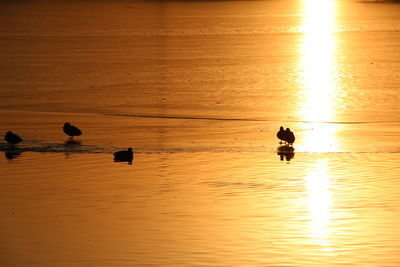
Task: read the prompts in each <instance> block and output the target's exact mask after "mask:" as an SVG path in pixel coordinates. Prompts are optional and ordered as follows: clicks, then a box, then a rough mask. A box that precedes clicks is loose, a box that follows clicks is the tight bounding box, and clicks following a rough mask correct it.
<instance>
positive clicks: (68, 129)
mask: <svg viewBox="0 0 400 267" xmlns="http://www.w3.org/2000/svg"><path fill="white" fill-rule="evenodd" d="M63 130H64V133H66V134H67V135H69V138H70V139H71V140H72V139H73V138H74V136H80V135H81V134H82V131H81V130H79V128H77V127H75V126H74V125H71V124H70V123H69V122H66V123H64V127H63Z"/></svg>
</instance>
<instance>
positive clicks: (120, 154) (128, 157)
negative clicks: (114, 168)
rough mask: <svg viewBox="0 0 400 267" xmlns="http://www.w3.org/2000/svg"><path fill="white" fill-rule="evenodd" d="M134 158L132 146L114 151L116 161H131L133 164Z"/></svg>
mask: <svg viewBox="0 0 400 267" xmlns="http://www.w3.org/2000/svg"><path fill="white" fill-rule="evenodd" d="M132 160H133V151H132V148H131V147H129V148H128V150H121V151H117V152H115V153H114V161H115V162H129V163H130V164H132Z"/></svg>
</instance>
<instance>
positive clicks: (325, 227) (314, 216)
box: [305, 159, 332, 247]
mask: <svg viewBox="0 0 400 267" xmlns="http://www.w3.org/2000/svg"><path fill="white" fill-rule="evenodd" d="M309 168H310V170H309V172H308V174H307V176H306V177H305V185H306V189H307V192H306V193H307V195H308V198H307V204H308V210H309V215H308V219H309V221H310V223H309V228H310V229H309V232H310V236H311V237H312V238H313V239H314V242H315V243H317V244H318V245H321V246H325V247H326V246H329V223H330V216H331V205H332V192H331V191H330V186H331V185H330V177H329V166H328V164H327V162H326V161H325V160H323V159H321V160H317V161H315V162H314V163H313V164H312V165H311V166H309Z"/></svg>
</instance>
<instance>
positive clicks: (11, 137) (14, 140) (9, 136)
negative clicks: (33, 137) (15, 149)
mask: <svg viewBox="0 0 400 267" xmlns="http://www.w3.org/2000/svg"><path fill="white" fill-rule="evenodd" d="M4 140H6V141H7V143H9V144H10V145H16V144H18V143H20V142H22V138H21V137H19V136H18V135H16V134H15V133H13V132H11V131H8V132H7V133H6V135H4Z"/></svg>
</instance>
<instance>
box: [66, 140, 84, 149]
mask: <svg viewBox="0 0 400 267" xmlns="http://www.w3.org/2000/svg"><path fill="white" fill-rule="evenodd" d="M80 145H81V141H77V140H73V139H68V140H67V141H65V143H64V146H65V148H67V147H73V146H80Z"/></svg>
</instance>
